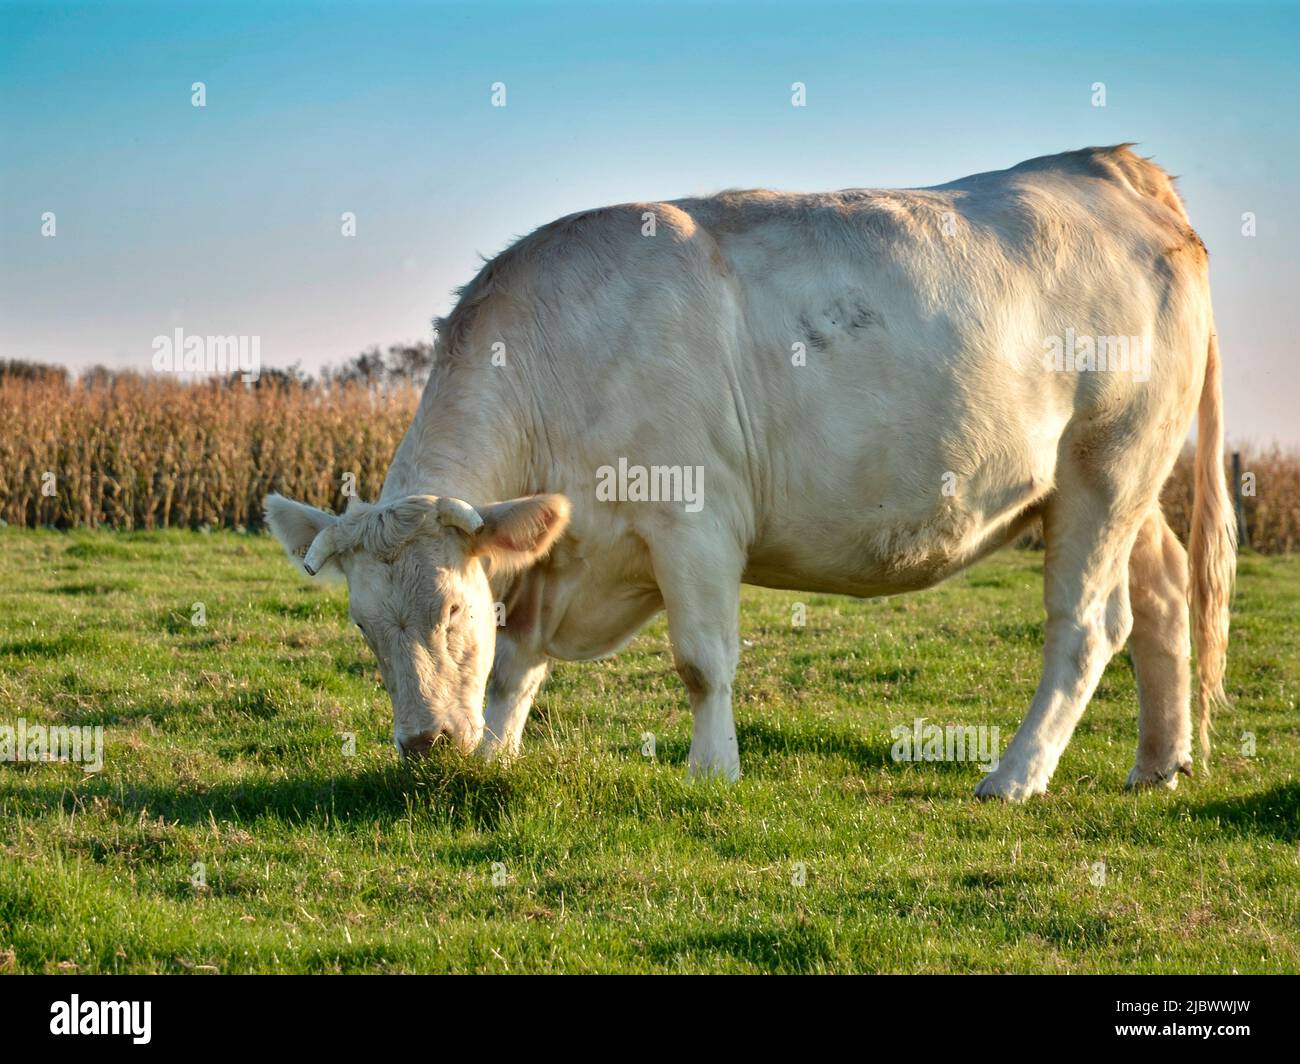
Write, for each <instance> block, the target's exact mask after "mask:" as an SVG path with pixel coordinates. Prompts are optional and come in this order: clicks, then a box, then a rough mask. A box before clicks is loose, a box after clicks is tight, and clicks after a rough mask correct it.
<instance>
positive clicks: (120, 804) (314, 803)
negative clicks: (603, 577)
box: [21, 758, 518, 831]
mask: <svg viewBox="0 0 1300 1064" xmlns="http://www.w3.org/2000/svg"><path fill="white" fill-rule="evenodd" d="M517 797H518V787H517V785H516V784H515V783H514V782H513V781H512V779H511V777H510V775H509V773H507V772H504V771H501V770H499V769H496V768H494V767H493V766H490V765H478V764H474V763H472V762H470V761H468V760H465V761H464V762H463V763H460V762H457V761H455V760H453V759H451V758H444V759H442V760H441V761H435V762H433V763H429V764H416V765H409V764H407V765H403V764H393V765H383V766H376V767H372V768H366V769H362V770H360V771H356V772H339V771H329V770H327V769H322V770H320V771H312V772H310V773H305V774H301V775H295V776H287V777H283V778H277V779H253V780H240V781H233V782H220V783H214V784H212V785H210V786H207V787H204V788H203V789H202V790H197V789H194V788H192V787H188V788H187V787H176V786H167V785H158V784H136V785H126V786H122V785H121V784H116V783H110V782H108V781H104V782H102V783H101V782H100V781H99V780H98V779H91V780H87V781H85V783H84V784H83V785H82V786H79V787H77V788H76V789H75V790H74V789H72V788H68V787H56V786H49V787H38V788H35V789H32V788H27V787H25V788H23V790H22V791H21V800H22V801H23V802H24V803H36V804H39V805H41V806H43V807H45V808H47V809H57V808H62V809H63V810H64V811H65V812H67V813H69V814H70V813H72V812H74V811H76V810H78V809H85V808H86V807H88V806H92V805H93V803H94V800H95V799H96V798H103V799H106V800H108V801H109V802H110V803H111V805H112V807H113V808H115V809H116V810H121V811H127V812H130V813H132V814H134V815H136V816H139V817H150V818H162V819H163V820H165V821H167V822H169V823H179V824H186V825H196V824H207V823H210V822H211V821H212V820H213V819H216V820H217V821H229V822H232V823H236V824H244V825H247V824H250V823H254V822H257V821H260V820H266V819H272V820H278V821H280V822H282V823H288V824H292V825H295V826H321V827H323V826H325V825H327V824H329V823H330V822H335V823H337V822H346V821H349V820H351V821H357V822H362V823H374V822H376V821H378V822H380V823H385V824H386V823H391V822H393V821H394V820H398V819H400V818H402V817H406V816H410V815H411V814H412V813H419V814H422V815H431V816H433V817H435V818H440V819H444V820H445V821H446V822H447V823H449V824H450V825H452V826H455V827H473V828H475V829H478V830H484V831H486V830H491V829H493V828H495V827H496V826H497V825H498V824H499V823H500V821H501V819H502V818H503V817H504V816H505V815H506V813H507V812H508V811H509V810H510V808H511V807H512V806H513V805H514V804H515V802H516V799H517Z"/></svg>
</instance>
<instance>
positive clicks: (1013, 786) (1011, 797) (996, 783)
mask: <svg viewBox="0 0 1300 1064" xmlns="http://www.w3.org/2000/svg"><path fill="white" fill-rule="evenodd" d="M1046 793H1047V784H1046V783H1045V782H1044V783H1036V782H1034V781H1032V780H1022V779H1016V778H1015V777H1013V776H1012V775H1011V774H1010V773H1008V774H1007V775H1005V776H1004V775H1001V774H1000V773H998V772H990V773H989V774H988V775H987V776H985V777H984V778H983V779H982V780H980V782H979V786H977V787H976V788H975V797H976V798H981V799H985V800H988V799H993V798H998V799H1001V800H1002V801H1004V802H1023V801H1025V799H1027V798H1033V797H1035V796H1036V795H1040V794H1046Z"/></svg>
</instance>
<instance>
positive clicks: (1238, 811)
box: [1191, 782, 1300, 842]
mask: <svg viewBox="0 0 1300 1064" xmlns="http://www.w3.org/2000/svg"><path fill="white" fill-rule="evenodd" d="M1191 814H1192V816H1194V817H1196V818H1197V819H1198V820H1213V821H1215V822H1216V823H1217V824H1218V825H1219V826H1220V827H1221V828H1222V829H1223V830H1224V831H1225V832H1226V833H1229V834H1233V835H1250V836H1258V837H1261V838H1269V839H1276V840H1277V841H1278V842H1300V783H1295V782H1291V783H1280V784H1278V785H1277V786H1276V787H1272V788H1270V789H1269V790H1266V791H1260V792H1259V793H1257V794H1244V795H1239V796H1237V797H1234V798H1219V799H1216V800H1215V801H1212V802H1205V803H1204V804H1202V805H1199V806H1194V807H1193V808H1192V810H1191Z"/></svg>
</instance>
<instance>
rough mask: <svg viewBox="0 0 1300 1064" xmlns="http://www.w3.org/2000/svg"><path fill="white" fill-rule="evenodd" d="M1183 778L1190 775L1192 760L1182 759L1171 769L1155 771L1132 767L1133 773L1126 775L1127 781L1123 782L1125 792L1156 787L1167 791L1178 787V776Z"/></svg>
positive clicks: (1153, 769)
mask: <svg viewBox="0 0 1300 1064" xmlns="http://www.w3.org/2000/svg"><path fill="white" fill-rule="evenodd" d="M1180 772H1181V773H1182V774H1183V775H1184V776H1190V775H1191V774H1192V759H1191V758H1190V757H1188V758H1184V759H1183V760H1182V761H1180V762H1178V764H1176V765H1175V766H1174V767H1173V768H1167V769H1163V770H1162V769H1155V768H1141V767H1139V766H1137V765H1134V766H1133V771H1132V772H1130V773H1129V774H1128V779H1127V780H1126V781H1125V782H1124V789H1125V790H1126V791H1145V790H1152V789H1154V788H1157V787H1164V788H1166V789H1167V790H1171V791H1172V790H1176V789H1177V787H1178V774H1179V773H1180Z"/></svg>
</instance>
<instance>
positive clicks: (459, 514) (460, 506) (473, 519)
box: [438, 495, 483, 535]
mask: <svg viewBox="0 0 1300 1064" xmlns="http://www.w3.org/2000/svg"><path fill="white" fill-rule="evenodd" d="M438 524H440V525H450V526H451V527H452V528H459V529H460V530H461V531H462V532H468V533H470V535H473V534H474V533H475V532H477V531H478V530H479V529H480V528H482V527H483V518H481V517H479V515H478V511H477V510H476V509H474V507H472V506H471V505H470V504H469V503H467V502H461V500H460V499H453V498H451V497H450V496H447V495H444V496H442V498H440V499H439V500H438Z"/></svg>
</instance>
